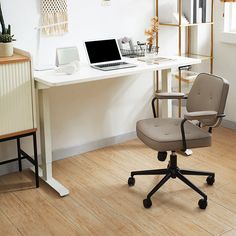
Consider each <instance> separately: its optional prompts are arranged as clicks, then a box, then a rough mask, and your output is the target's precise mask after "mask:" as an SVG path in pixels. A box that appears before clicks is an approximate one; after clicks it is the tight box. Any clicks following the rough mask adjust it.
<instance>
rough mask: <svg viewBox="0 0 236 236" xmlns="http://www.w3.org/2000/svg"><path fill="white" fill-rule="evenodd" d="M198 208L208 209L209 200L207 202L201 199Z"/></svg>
mask: <svg viewBox="0 0 236 236" xmlns="http://www.w3.org/2000/svg"><path fill="white" fill-rule="evenodd" d="M198 206H199V208H200V209H206V207H207V200H205V199H203V198H202V199H200V200H199V201H198Z"/></svg>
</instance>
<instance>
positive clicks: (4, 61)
mask: <svg viewBox="0 0 236 236" xmlns="http://www.w3.org/2000/svg"><path fill="white" fill-rule="evenodd" d="M29 60H30V58H28V57H26V56H23V55H20V54H16V53H14V55H13V56H11V57H1V58H0V64H9V63H19V62H25V61H29Z"/></svg>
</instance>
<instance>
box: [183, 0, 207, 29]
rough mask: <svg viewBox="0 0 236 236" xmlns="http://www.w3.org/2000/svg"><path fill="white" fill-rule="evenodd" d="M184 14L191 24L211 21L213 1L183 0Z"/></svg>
mask: <svg viewBox="0 0 236 236" xmlns="http://www.w3.org/2000/svg"><path fill="white" fill-rule="evenodd" d="M183 15H184V16H185V18H186V19H187V20H188V22H189V24H196V23H206V22H211V1H210V0H183Z"/></svg>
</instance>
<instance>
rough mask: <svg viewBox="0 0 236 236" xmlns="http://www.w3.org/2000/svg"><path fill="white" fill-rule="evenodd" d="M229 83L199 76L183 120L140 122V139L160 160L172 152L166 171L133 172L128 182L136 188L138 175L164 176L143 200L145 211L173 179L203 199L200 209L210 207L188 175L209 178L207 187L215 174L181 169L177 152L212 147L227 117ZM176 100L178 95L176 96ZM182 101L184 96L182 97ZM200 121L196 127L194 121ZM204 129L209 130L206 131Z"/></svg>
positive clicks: (205, 196)
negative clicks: (182, 183) (163, 186)
mask: <svg viewBox="0 0 236 236" xmlns="http://www.w3.org/2000/svg"><path fill="white" fill-rule="evenodd" d="M228 90H229V83H228V81H226V80H225V79H223V78H220V77H217V76H214V75H210V74H205V73H202V74H199V75H198V76H197V78H196V79H195V81H194V83H193V86H192V88H191V90H190V92H189V95H188V99H187V104H186V109H187V112H186V114H185V115H184V118H183V119H181V118H163V119H162V118H151V119H145V120H140V121H138V122H137V124H136V131H137V136H138V138H139V139H140V140H141V141H142V142H143V143H144V144H146V145H147V146H148V147H150V148H152V149H154V150H156V151H158V155H157V157H158V160H159V161H165V160H166V157H167V151H171V155H170V161H169V163H168V166H167V168H166V169H156V170H144V171H133V172H131V177H130V178H129V179H128V185H129V186H133V185H134V184H135V178H134V176H135V175H164V177H163V179H162V180H161V181H160V182H159V183H158V184H157V185H156V186H155V187H154V188H153V189H152V191H151V192H150V193H149V194H148V195H147V198H146V199H144V200H143V205H144V207H145V208H150V207H151V206H152V201H151V197H152V195H153V194H154V193H155V192H156V191H157V190H158V189H160V188H161V186H162V185H164V184H165V183H166V182H167V181H168V180H169V179H170V178H179V179H180V180H181V181H183V182H184V183H185V184H187V185H188V186H189V187H190V188H192V189H193V190H194V191H196V192H197V193H199V194H200V195H201V196H202V198H201V199H200V200H199V202H198V206H199V208H201V209H205V208H206V207H207V195H206V194H205V193H203V192H202V191H201V190H200V189H199V188H198V187H197V186H195V185H194V184H193V183H192V182H190V181H189V180H188V179H187V178H186V177H185V175H198V176H207V179H206V182H207V184H208V185H213V184H214V182H215V173H213V172H205V171H194V170H185V169H180V168H179V167H178V166H177V155H176V151H184V150H186V149H187V148H200V147H208V146H211V135H212V134H211V133H212V128H216V127H218V126H219V125H220V123H221V121H222V119H223V117H224V116H225V115H224V109H225V103H226V98H227V95H228ZM174 96H176V94H174ZM180 98H184V96H182V95H180ZM194 120H198V121H199V122H200V124H201V125H199V126H196V125H195V124H193V123H192V121H194ZM204 127H208V130H206V129H205V128H204Z"/></svg>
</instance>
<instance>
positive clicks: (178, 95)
mask: <svg viewBox="0 0 236 236" xmlns="http://www.w3.org/2000/svg"><path fill="white" fill-rule="evenodd" d="M155 97H156V98H158V99H186V98H187V96H186V95H185V94H184V93H167V92H163V93H156V94H155Z"/></svg>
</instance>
